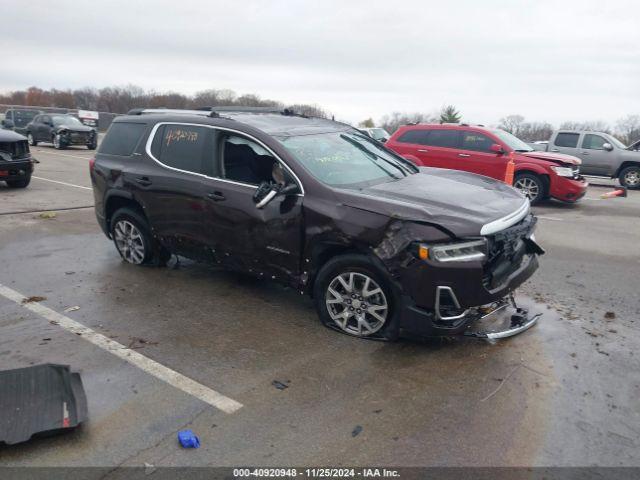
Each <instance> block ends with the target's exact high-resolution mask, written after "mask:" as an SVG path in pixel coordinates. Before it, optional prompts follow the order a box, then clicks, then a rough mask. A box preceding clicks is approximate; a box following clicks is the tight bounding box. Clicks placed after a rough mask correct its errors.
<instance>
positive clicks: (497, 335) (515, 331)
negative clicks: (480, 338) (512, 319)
mask: <svg viewBox="0 0 640 480" xmlns="http://www.w3.org/2000/svg"><path fill="white" fill-rule="evenodd" d="M539 316H540V314H538V315H534V316H533V317H531V318H530V319H529V320H528V321H527V322H525V323H523V324H522V325H520V326H518V327H514V328H510V329H508V330H502V331H501V332H493V333H487V338H488V339H489V340H496V339H498V338H507V337H513V336H514V335H517V334H519V333H522V332H524V331H525V330H529V329H530V328H531V327H533V326H534V325H535V324H536V322H537V321H538V317H539Z"/></svg>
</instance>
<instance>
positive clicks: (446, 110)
mask: <svg viewBox="0 0 640 480" xmlns="http://www.w3.org/2000/svg"><path fill="white" fill-rule="evenodd" d="M460 120H462V116H461V115H460V112H459V111H457V110H456V107H454V106H453V105H447V106H445V107H442V110H440V123H460Z"/></svg>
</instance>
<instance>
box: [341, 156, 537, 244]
mask: <svg viewBox="0 0 640 480" xmlns="http://www.w3.org/2000/svg"><path fill="white" fill-rule="evenodd" d="M342 192H345V193H344V196H343V198H342V200H343V202H344V203H345V204H346V205H348V206H351V207H355V208H359V209H363V210H368V211H372V212H376V213H380V214H383V215H388V216H389V217H392V218H399V219H403V220H409V221H415V222H424V223H429V224H433V225H437V226H439V227H442V228H444V229H445V230H447V231H449V232H450V233H451V234H453V235H454V236H456V237H470V236H478V235H481V234H489V233H491V230H492V229H491V228H486V226H487V225H488V224H491V223H492V222H496V220H501V219H504V217H508V216H510V215H512V214H514V213H515V212H520V214H521V215H520V216H519V218H518V219H515V217H514V218H511V219H510V220H515V221H512V222H511V223H510V224H503V226H502V228H506V227H507V226H509V225H512V224H513V223H516V222H517V221H519V219H521V218H523V217H524V216H525V215H526V214H527V213H528V211H529V202H528V200H526V199H525V198H524V197H523V196H522V195H521V194H520V193H519V192H518V191H517V190H515V189H514V188H512V187H510V186H508V185H506V184H504V183H502V182H499V181H497V180H494V179H492V178H489V177H484V176H481V175H475V174H473V173H467V172H461V171H458V170H445V169H440V168H427V167H422V168H420V173H417V174H414V175H409V176H407V177H405V178H403V179H401V180H397V181H393V182H387V183H383V184H379V185H374V186H371V187H366V188H364V189H362V190H358V191H354V192H352V191H344V190H343V191H342ZM347 192H348V193H347ZM499 224H500V222H498V225H499ZM494 226H496V225H495V224H494ZM483 227H485V228H484V229H483Z"/></svg>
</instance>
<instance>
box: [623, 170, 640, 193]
mask: <svg viewBox="0 0 640 480" xmlns="http://www.w3.org/2000/svg"><path fill="white" fill-rule="evenodd" d="M618 180H619V181H620V185H622V186H623V187H627V188H629V189H631V190H638V189H640V166H638V165H632V166H630V167H626V168H623V169H622V171H621V172H620V176H619V177H618Z"/></svg>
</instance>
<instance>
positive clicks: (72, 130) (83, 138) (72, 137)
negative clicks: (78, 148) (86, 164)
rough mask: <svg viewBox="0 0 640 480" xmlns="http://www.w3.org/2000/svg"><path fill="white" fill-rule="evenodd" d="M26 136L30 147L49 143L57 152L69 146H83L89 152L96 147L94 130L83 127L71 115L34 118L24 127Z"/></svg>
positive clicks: (55, 114) (48, 114) (44, 115)
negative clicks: (40, 143)
mask: <svg viewBox="0 0 640 480" xmlns="http://www.w3.org/2000/svg"><path fill="white" fill-rule="evenodd" d="M25 130H26V135H27V138H28V139H29V144H30V145H31V146H34V147H35V146H36V145H38V142H51V143H52V144H53V146H54V147H55V148H57V149H58V150H60V149H64V148H67V147H68V146H70V145H83V146H86V147H87V148H88V149H89V150H95V149H96V147H97V146H98V135H97V133H96V130H95V129H94V128H91V127H87V126H86V125H83V124H82V122H81V121H80V120H78V119H77V118H76V117H74V116H73V115H67V114H63V113H47V114H43V115H38V116H36V117H35V118H34V119H33V120H32V121H31V122H29V124H28V125H27V126H26V129H25Z"/></svg>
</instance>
